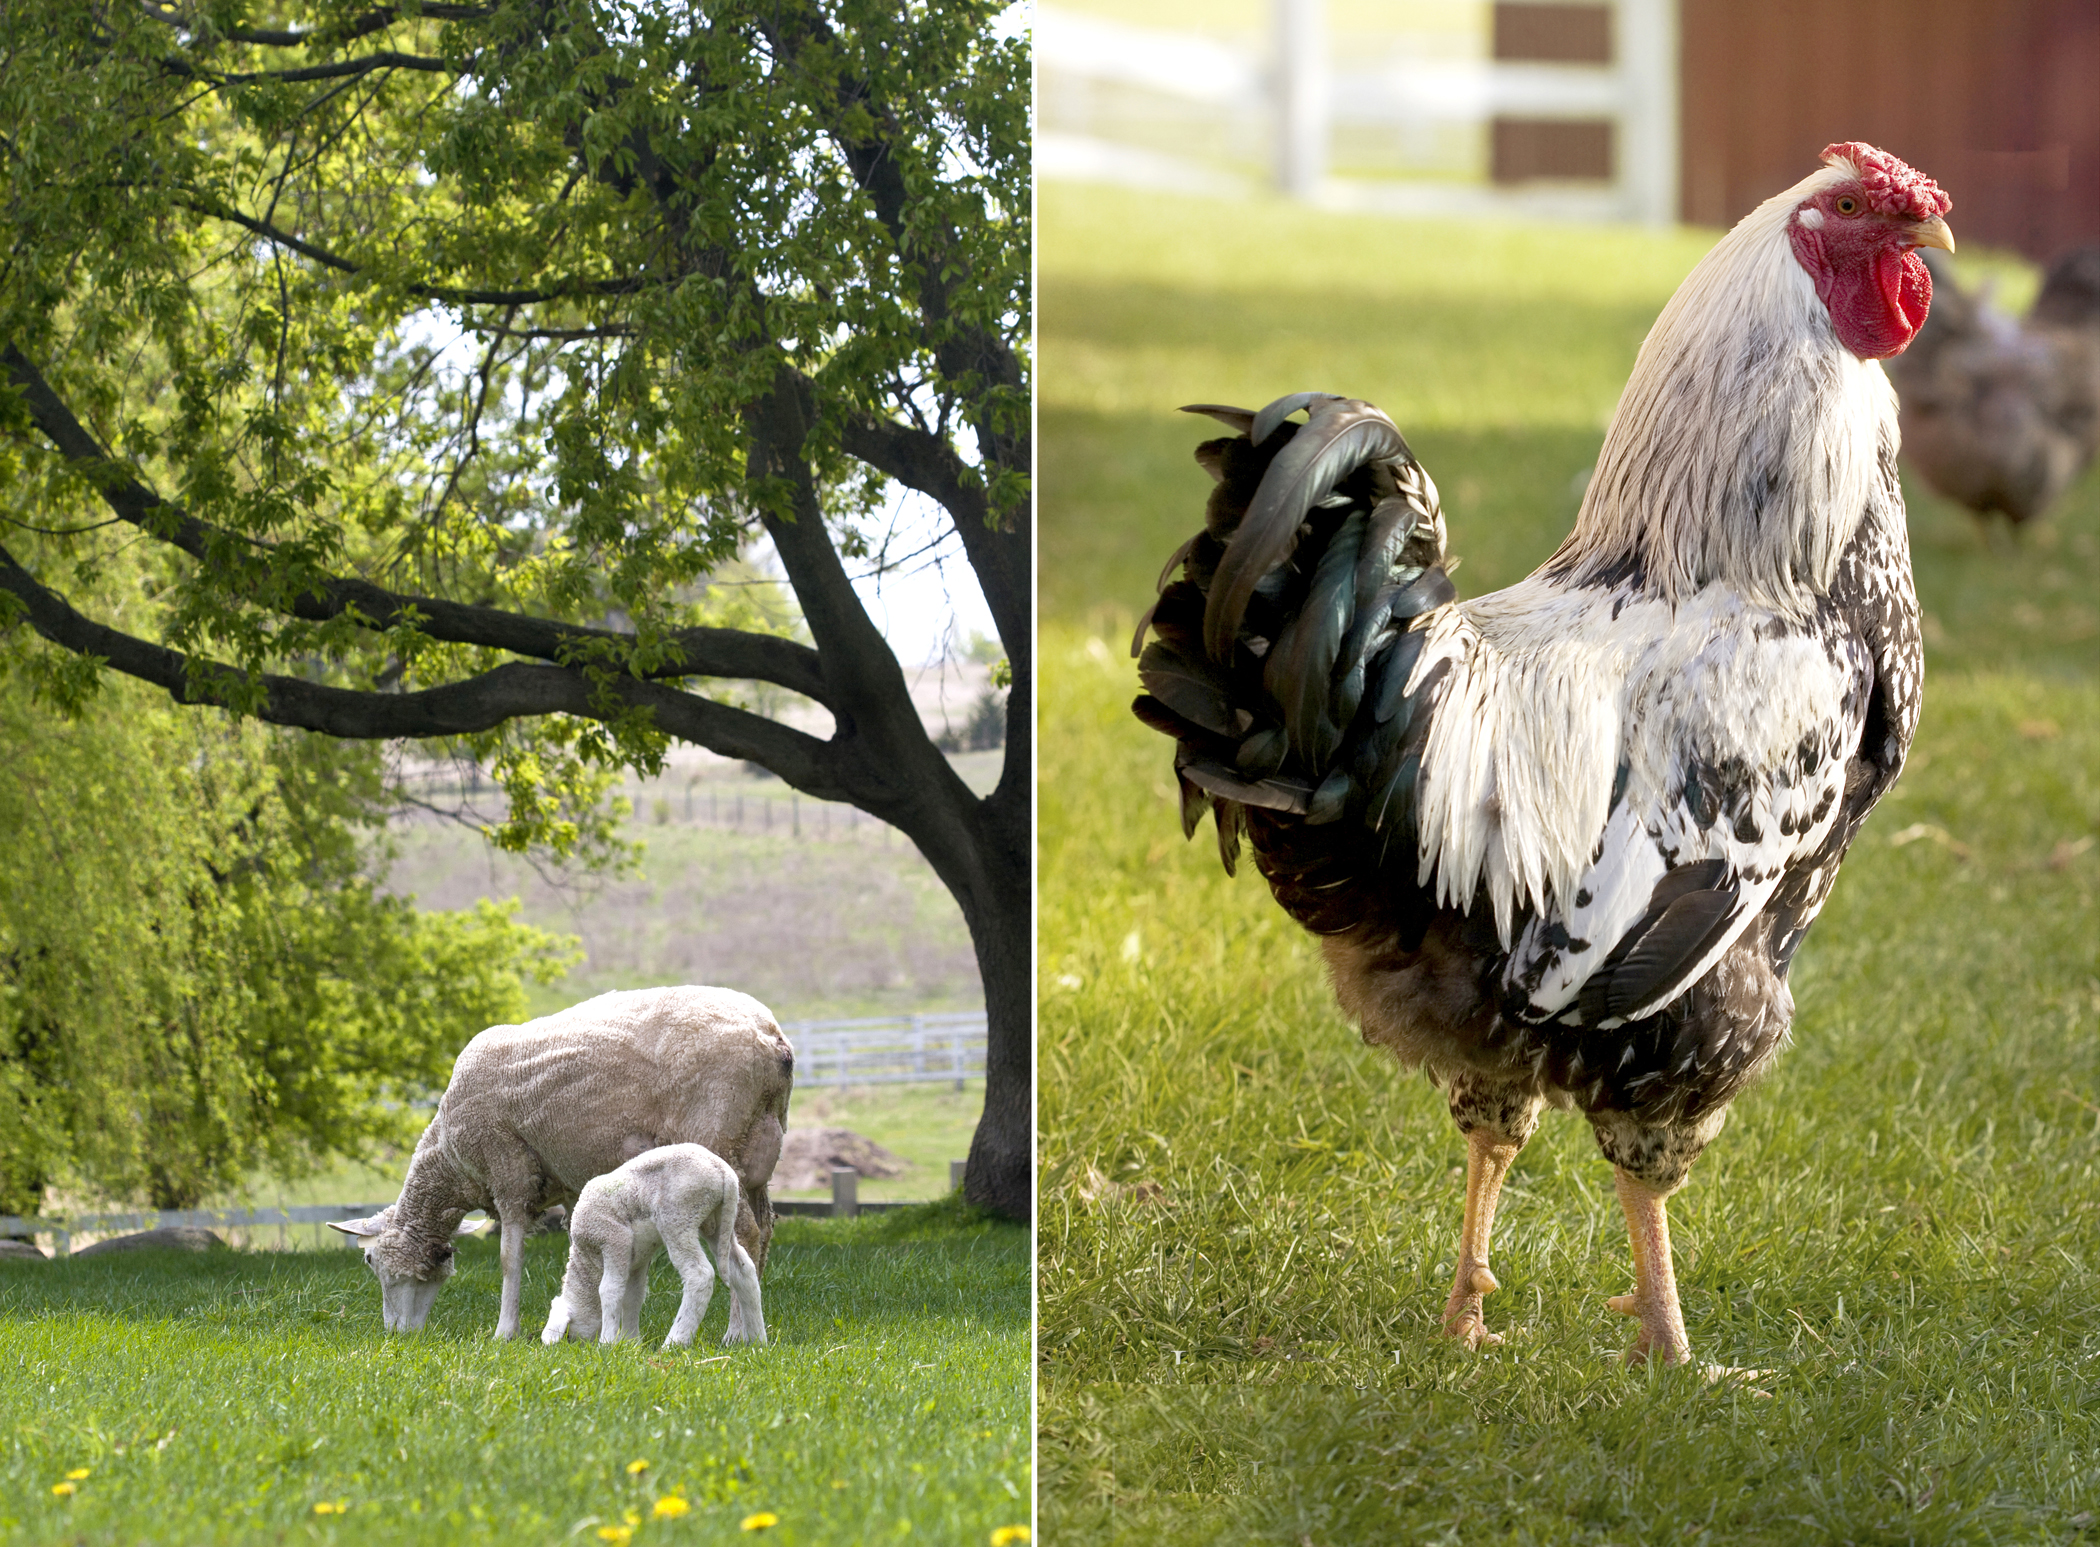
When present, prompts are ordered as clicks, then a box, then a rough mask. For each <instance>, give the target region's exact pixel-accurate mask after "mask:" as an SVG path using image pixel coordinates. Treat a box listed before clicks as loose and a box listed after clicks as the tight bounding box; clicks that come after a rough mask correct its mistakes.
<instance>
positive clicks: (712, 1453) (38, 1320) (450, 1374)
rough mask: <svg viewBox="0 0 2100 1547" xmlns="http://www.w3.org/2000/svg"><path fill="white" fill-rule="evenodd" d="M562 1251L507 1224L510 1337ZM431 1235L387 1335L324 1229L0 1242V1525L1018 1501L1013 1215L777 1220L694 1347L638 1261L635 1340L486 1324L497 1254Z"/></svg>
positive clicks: (253, 1535)
mask: <svg viewBox="0 0 2100 1547" xmlns="http://www.w3.org/2000/svg"><path fill="white" fill-rule="evenodd" d="M562 1250H563V1248H562V1246H561V1244H560V1243H559V1241H558V1240H556V1239H552V1238H543V1239H540V1240H536V1241H533V1242H532V1243H530V1245H529V1247H528V1255H527V1262H526V1284H525V1294H526V1305H527V1310H528V1316H527V1320H528V1323H529V1329H528V1330H530V1331H532V1332H534V1333H535V1334H536V1332H537V1326H538V1322H539V1321H540V1320H541V1319H543V1318H544V1314H545V1307H546V1304H547V1302H548V1300H549V1299H550V1298H551V1296H552V1295H553V1293H554V1291H555V1289H556V1287H557V1286H558V1284H559V1282H560V1276H561V1271H562ZM460 1257H461V1266H460V1271H459V1272H458V1274H457V1275H456V1276H455V1278H454V1279H453V1282H452V1283H451V1285H450V1286H448V1287H447V1289H446V1290H445V1292H444V1294H443V1295H442V1296H441V1297H440V1298H439V1300H438V1303H437V1308H436V1309H435V1311H434V1312H433V1313H432V1315H431V1320H430V1326H429V1330H427V1331H426V1332H425V1333H424V1334H423V1335H422V1336H420V1337H416V1338H389V1337H387V1336H385V1334H383V1333H382V1332H381V1331H380V1327H379V1291H378V1287H377V1285H376V1284H375V1283H374V1282H373V1280H372V1278H371V1276H370V1275H369V1274H368V1273H367V1272H366V1270H365V1267H364V1265H363V1263H362V1262H361V1261H359V1260H358V1259H357V1257H356V1256H354V1255H353V1254H351V1253H349V1252H331V1253H323V1252H284V1253H276V1252H273V1253H249V1252H216V1253H211V1254H208V1255H200V1256H186V1255H181V1254H168V1253H151V1254H146V1253H140V1254H136V1255H130V1256H121V1257H104V1258H90V1259H86V1260H76V1261H71V1262H65V1263H46V1264H41V1265H39V1264H35V1263H13V1262H0V1414H4V1417H5V1428H4V1433H5V1435H6V1443H5V1449H4V1450H0V1539H5V1540H6V1541H9V1542H22V1543H32V1542H48V1543H60V1542H66V1543H71V1542H92V1543H97V1544H102V1543H145V1542H152V1543H162V1544H167V1543H235V1542H264V1541H268V1542H280V1541H299V1542H305V1541H317V1542H329V1541H339V1542H422V1541H432V1542H436V1541H443V1542H448V1543H450V1542H503V1543H506V1544H513V1543H514V1544H524V1543H552V1542H562V1541H576V1542H581V1543H590V1544H593V1547H595V1544H597V1543H598V1542H600V1541H601V1540H610V1541H615V1542H620V1541H624V1540H626V1538H625V1537H623V1536H622V1534H621V1533H622V1532H623V1531H626V1532H630V1533H631V1535H632V1539H633V1541H634V1542H635V1543H636V1544H637V1547H641V1544H646V1543H651V1542H661V1543H666V1544H671V1543H678V1542H691V1543H701V1542H731V1541H752V1540H763V1541H772V1542H782V1543H787V1542H801V1543H814V1542H837V1543H862V1542H894V1541H905V1540H909V1541H934V1542H953V1543H971V1544H981V1543H983V1542H984V1541H985V1540H986V1539H987V1537H988V1536H989V1534H990V1533H991V1532H992V1531H993V1530H995V1529H997V1528H998V1527H1000V1526H1002V1525H1007V1524H1011V1523H1015V1522H1019V1521H1025V1520H1026V1519H1027V1518H1028V1510H1027V1504H1026V1500H1027V1498H1028V1495H1029V1483H1030V1478H1029V1459H1028V1458H1029V1436H1028V1416H1029V1415H1028V1388H1027V1374H1026V1372H1027V1357H1028V1342H1029V1338H1028V1319H1029V1294H1028V1258H1029V1242H1028V1236H1027V1233H1026V1232H1025V1231H1024V1230H1021V1229H1019V1228H1017V1227H1014V1226H1008V1225H996V1224H990V1223H985V1222H982V1221H977V1220H973V1219H969V1218H966V1217H964V1216H962V1215H960V1214H959V1213H958V1212H957V1211H956V1210H955V1209H954V1208H953V1207H952V1206H939V1207H936V1208H934V1209H930V1210H925V1211H919V1212H917V1213H914V1214H912V1215H906V1216H888V1217H884V1218H881V1219H867V1220H861V1221H856V1222H853V1223H850V1224H832V1223H830V1222H820V1221H808V1220H786V1221H782V1222H781V1225H780V1227H779V1230H778V1233H777V1234H776V1235H775V1237H774V1245H773V1255H772V1258H771V1260H770V1261H769V1263H768V1265H767V1271H766V1282H765V1296H766V1322H767V1326H768V1329H769V1330H770V1332H771V1333H772V1336H773V1339H774V1341H773V1342H772V1343H771V1344H770V1345H768V1346H767V1347H765V1348H760V1349H739V1350H735V1351H730V1350H724V1349H722V1348H720V1347H719V1346H717V1344H718V1340H719V1338H720V1337H721V1333H722V1328H723V1326H724V1325H725V1324H726V1320H727V1316H728V1297H727V1292H726V1291H725V1290H722V1289H720V1288H719V1287H718V1289H717V1292H716V1297H715V1304H714V1305H713V1306H712V1307H711V1308H710V1314H709V1316H708V1319H707V1323H706V1325H705V1326H703V1328H702V1329H701V1334H700V1338H699V1340H698V1342H697V1343H696V1344H695V1346H694V1347H693V1348H692V1349H690V1350H686V1351H678V1352H671V1353H665V1352H663V1351H660V1350H659V1349H658V1348H657V1346H656V1345H657V1344H658V1343H659V1342H661V1341H662V1338H663V1335H664V1333H665V1331H666V1330H667V1329H668V1327H669V1324H670V1319H671V1316H672V1314H673V1312H674V1311H675V1309H676V1307H677V1302H678V1282H677V1275H676V1274H675V1273H673V1272H672V1271H671V1270H670V1267H669V1265H668V1263H667V1262H665V1261H663V1260H661V1259H659V1261H658V1263H657V1268H656V1274H655V1277H654V1279H653V1281H652V1290H653V1292H652V1293H651V1295H650V1298H649V1301H648V1303H647V1305H646V1307H645V1309H644V1313H643V1318H642V1330H643V1335H644V1341H643V1342H641V1343H635V1344H626V1345H623V1346H621V1347H618V1348H613V1349H600V1348H598V1347H596V1346H582V1345H577V1344H565V1345H563V1346H561V1347H559V1348H555V1349H548V1348H544V1347H542V1346H541V1345H540V1344H539V1342H538V1341H537V1337H536V1336H534V1337H532V1338H530V1339H527V1340H521V1341H519V1342H517V1343H512V1344H498V1343H496V1342H494V1341H492V1340H491V1339H490V1338H489V1336H488V1332H489V1330H490V1329H491V1328H492V1327H493V1326H494V1325H495V1319H496V1302H497V1295H498V1290H499V1287H500V1280H499V1274H498V1269H497V1265H496V1254H495V1249H494V1247H493V1246H492V1245H488V1244H486V1243H481V1242H471V1241H470V1242H468V1243H467V1244H466V1245H464V1246H463V1248H462V1250H461V1253H460ZM636 1461H642V1462H646V1463H647V1466H646V1468H645V1469H643V1470H641V1471H639V1472H638V1473H630V1471H629V1467H630V1464H631V1463H633V1462H636ZM79 1469H86V1471H87V1474H88V1475H86V1476H85V1477H84V1478H82V1479H80V1480H79V1481H78V1482H77V1483H76V1484H75V1485H74V1487H75V1491H74V1492H73V1494H72V1496H71V1497H70V1498H64V1497H59V1496H56V1495H54V1493H53V1491H52V1490H53V1488H54V1486H55V1485H57V1484H59V1483H60V1482H62V1481H63V1480H64V1479H65V1478H66V1475H67V1474H68V1473H69V1472H73V1471H76V1470H79ZM669 1497H682V1498H683V1499H684V1500H686V1501H687V1504H688V1506H689V1509H688V1512H686V1513H684V1514H683V1515H678V1516H666V1517H664V1518H656V1517H655V1514H654V1508H655V1501H656V1500H659V1499H664V1498H669ZM338 1504H340V1505H341V1506H343V1508H342V1510H341V1512H340V1513H337V1512H333V1510H331V1511H330V1512H326V1513H323V1512H317V1511H316V1507H315V1506H316V1505H329V1506H336V1505H338ZM671 1507H672V1508H674V1509H675V1506H671ZM630 1511H631V1512H633V1516H634V1517H639V1520H640V1524H639V1525H635V1524H633V1523H632V1520H631V1518H630V1516H629V1512H630ZM760 1513H769V1514H772V1515H775V1516H777V1517H778V1523H777V1524H776V1525H775V1526H773V1527H772V1528H771V1529H769V1530H767V1531H765V1532H764V1534H763V1535H762V1536H759V1535H750V1534H746V1533H745V1532H744V1531H743V1530H742V1529H741V1524H742V1522H743V1521H745V1520H746V1519H747V1518H749V1517H751V1516H753V1515H756V1514H760ZM608 1532H610V1533H611V1534H610V1535H608V1534H607V1533H608Z"/></svg>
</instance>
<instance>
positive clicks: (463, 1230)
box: [452, 1219, 492, 1235]
mask: <svg viewBox="0 0 2100 1547" xmlns="http://www.w3.org/2000/svg"><path fill="white" fill-rule="evenodd" d="M490 1223H492V1221H490V1220H486V1219H484V1220H483V1221H482V1222H481V1224H480V1225H461V1226H460V1227H459V1228H458V1229H457V1230H454V1231H453V1232H452V1233H453V1234H454V1235H474V1234H477V1233H478V1232H479V1231H480V1230H481V1228H482V1225H487V1224H490Z"/></svg>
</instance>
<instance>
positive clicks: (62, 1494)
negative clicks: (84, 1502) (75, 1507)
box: [51, 1483, 73, 1499]
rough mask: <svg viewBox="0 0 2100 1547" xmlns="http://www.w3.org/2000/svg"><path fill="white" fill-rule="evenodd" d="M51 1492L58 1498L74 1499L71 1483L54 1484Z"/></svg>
mask: <svg viewBox="0 0 2100 1547" xmlns="http://www.w3.org/2000/svg"><path fill="white" fill-rule="evenodd" d="M51 1492H52V1495H53V1496H54V1497H56V1498H61V1499H70V1498H71V1497H73V1485H72V1484H71V1483H53V1484H52V1485H51Z"/></svg>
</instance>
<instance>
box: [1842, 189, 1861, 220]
mask: <svg viewBox="0 0 2100 1547" xmlns="http://www.w3.org/2000/svg"><path fill="white" fill-rule="evenodd" d="M1837 212H1838V213H1839V214H1840V215H1857V214H1858V213H1859V200H1857V199H1855V198H1853V197H1852V195H1851V194H1849V193H1848V194H1845V195H1843V196H1842V197H1840V198H1839V199H1838V201H1837Z"/></svg>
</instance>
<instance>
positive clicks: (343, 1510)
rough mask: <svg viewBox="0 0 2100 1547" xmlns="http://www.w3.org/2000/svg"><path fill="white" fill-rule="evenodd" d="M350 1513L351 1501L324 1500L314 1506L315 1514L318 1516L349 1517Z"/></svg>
mask: <svg viewBox="0 0 2100 1547" xmlns="http://www.w3.org/2000/svg"><path fill="white" fill-rule="evenodd" d="M349 1512H350V1501H349V1500H348V1499H335V1500H329V1499H323V1500H321V1502H320V1503H318V1504H316V1505H315V1506H314V1513H315V1514H317V1515H347V1514H348V1513H349Z"/></svg>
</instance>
